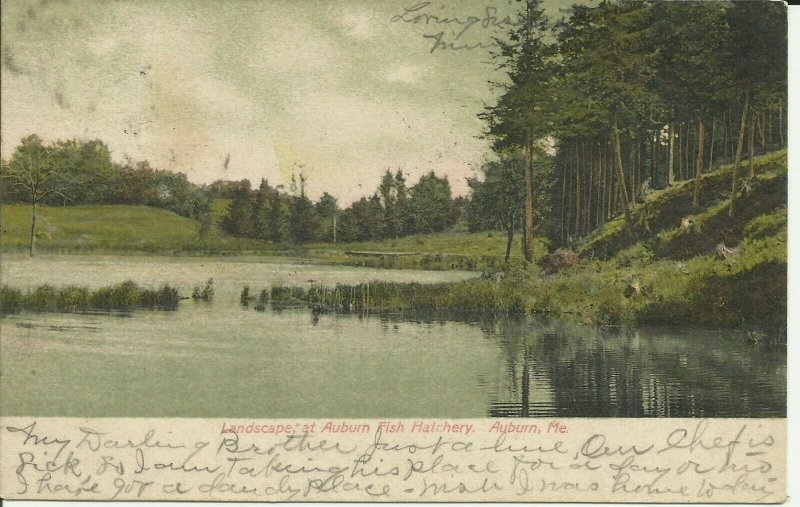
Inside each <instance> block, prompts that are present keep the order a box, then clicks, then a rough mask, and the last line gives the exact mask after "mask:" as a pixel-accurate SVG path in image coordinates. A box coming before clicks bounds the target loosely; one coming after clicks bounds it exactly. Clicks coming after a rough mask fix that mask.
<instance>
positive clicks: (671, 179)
mask: <svg viewBox="0 0 800 507" xmlns="http://www.w3.org/2000/svg"><path fill="white" fill-rule="evenodd" d="M667 184H668V185H670V186H671V185H674V184H675V126H674V125H670V126H669V163H668V164H667Z"/></svg>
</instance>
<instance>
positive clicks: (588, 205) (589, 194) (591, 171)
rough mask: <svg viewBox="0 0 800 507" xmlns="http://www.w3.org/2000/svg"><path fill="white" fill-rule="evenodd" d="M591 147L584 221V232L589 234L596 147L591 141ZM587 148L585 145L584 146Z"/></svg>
mask: <svg viewBox="0 0 800 507" xmlns="http://www.w3.org/2000/svg"><path fill="white" fill-rule="evenodd" d="M586 144H588V145H589V154H588V158H589V185H588V188H587V191H586V197H587V198H586V218H585V219H584V221H583V223H584V230H585V232H586V233H587V234H588V232H589V231H590V230H592V192H593V191H594V178H595V176H594V147H593V145H592V143H591V141H587V142H586ZM584 146H585V145H584Z"/></svg>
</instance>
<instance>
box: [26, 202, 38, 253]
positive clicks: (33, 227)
mask: <svg viewBox="0 0 800 507" xmlns="http://www.w3.org/2000/svg"><path fill="white" fill-rule="evenodd" d="M35 242H36V201H31V239H30V244H29V245H28V246H29V255H30V256H31V257H33V254H34V248H35V247H34V244H35Z"/></svg>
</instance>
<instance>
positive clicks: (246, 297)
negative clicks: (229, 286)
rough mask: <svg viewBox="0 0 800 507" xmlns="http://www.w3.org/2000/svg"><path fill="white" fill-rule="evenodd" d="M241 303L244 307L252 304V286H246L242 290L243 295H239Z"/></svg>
mask: <svg viewBox="0 0 800 507" xmlns="http://www.w3.org/2000/svg"><path fill="white" fill-rule="evenodd" d="M239 302H240V303H241V304H242V305H244V306H247V305H248V304H250V286H249V285H245V286H244V287H243V288H242V293H241V294H240V295H239Z"/></svg>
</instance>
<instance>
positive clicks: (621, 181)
mask: <svg viewBox="0 0 800 507" xmlns="http://www.w3.org/2000/svg"><path fill="white" fill-rule="evenodd" d="M611 133H612V134H613V136H614V152H615V153H616V158H617V178H618V179H619V185H620V192H621V193H622V209H623V211H624V212H625V225H626V227H630V226H631V207H630V203H629V202H628V188H627V186H626V184H625V170H624V169H623V168H622V148H621V147H620V143H619V128H618V127H617V123H616V122H614V124H613V126H612V127H611Z"/></svg>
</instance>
